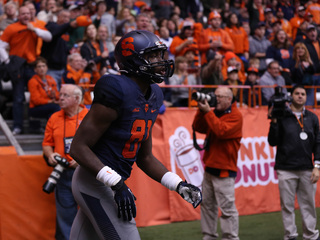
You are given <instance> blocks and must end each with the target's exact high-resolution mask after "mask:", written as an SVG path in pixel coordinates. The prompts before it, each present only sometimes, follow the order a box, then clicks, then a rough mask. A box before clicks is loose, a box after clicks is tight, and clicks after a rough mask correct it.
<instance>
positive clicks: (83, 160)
mask: <svg viewBox="0 0 320 240" xmlns="http://www.w3.org/2000/svg"><path fill="white" fill-rule="evenodd" d="M117 117H118V114H117V112H116V111H115V110H114V109H112V108H108V107H106V106H104V105H102V104H99V103H96V104H93V105H92V107H91V109H90V111H89V112H88V113H87V115H86V116H85V118H84V119H83V121H82V122H81V124H80V126H79V128H78V130H77V132H76V134H75V136H74V138H73V141H72V144H71V149H70V155H71V156H72V158H73V159H74V160H76V161H77V163H78V164H79V165H80V166H83V167H84V168H86V169H88V170H89V171H90V172H92V173H93V174H94V175H95V176H96V175H97V174H98V172H99V171H100V170H101V169H102V168H103V167H104V165H103V163H102V162H101V161H100V160H99V158H98V157H97V156H96V155H95V154H94V152H93V151H92V150H91V148H92V147H93V146H94V145H95V143H96V142H97V141H98V140H99V138H100V137H101V136H102V134H103V133H104V132H105V131H106V130H107V129H108V128H109V127H110V124H111V123H112V122H113V121H114V120H116V119H117Z"/></svg>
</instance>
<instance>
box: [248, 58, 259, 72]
mask: <svg viewBox="0 0 320 240" xmlns="http://www.w3.org/2000/svg"><path fill="white" fill-rule="evenodd" d="M251 67H252V68H257V69H258V70H259V67H260V60H259V58H256V57H253V58H250V60H249V68H251Z"/></svg>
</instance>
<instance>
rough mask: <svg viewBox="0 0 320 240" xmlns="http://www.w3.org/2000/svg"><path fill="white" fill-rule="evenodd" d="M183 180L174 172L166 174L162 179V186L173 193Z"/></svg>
mask: <svg viewBox="0 0 320 240" xmlns="http://www.w3.org/2000/svg"><path fill="white" fill-rule="evenodd" d="M181 181H182V179H181V178H180V177H179V176H178V175H177V174H175V173H173V172H166V173H165V174H164V175H163V176H162V178H161V184H162V185H163V186H165V187H166V188H168V189H170V190H171V191H176V189H177V186H178V184H179V183H180V182H181Z"/></svg>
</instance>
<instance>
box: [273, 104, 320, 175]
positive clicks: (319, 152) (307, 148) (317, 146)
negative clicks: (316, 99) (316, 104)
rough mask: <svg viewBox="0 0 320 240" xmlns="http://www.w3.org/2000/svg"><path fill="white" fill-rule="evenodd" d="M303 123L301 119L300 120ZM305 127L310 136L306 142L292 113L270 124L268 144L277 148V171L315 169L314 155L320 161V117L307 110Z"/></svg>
mask: <svg viewBox="0 0 320 240" xmlns="http://www.w3.org/2000/svg"><path fill="white" fill-rule="evenodd" d="M300 122H301V119H300ZM303 127H304V131H305V132H306V133H307V134H308V138H307V139H306V140H301V139H300V133H301V127H300V125H299V122H298V120H297V118H296V116H295V115H294V114H293V113H292V112H290V113H288V116H287V117H284V118H283V119H278V121H277V123H272V122H271V124H270V129H269V134H268V142H269V144H270V145H271V146H277V154H276V164H275V169H280V170H307V169H312V168H313V163H312V154H314V159H315V160H320V135H319V120H318V117H317V116H316V115H315V114H314V113H312V112H310V111H308V110H305V111H304V113H303Z"/></svg>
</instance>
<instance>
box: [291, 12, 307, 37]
mask: <svg viewBox="0 0 320 240" xmlns="http://www.w3.org/2000/svg"><path fill="white" fill-rule="evenodd" d="M303 21H304V18H300V17H299V16H295V17H293V18H291V19H290V24H291V28H292V40H295V39H296V35H297V32H298V28H299V27H300V24H301V23H302V22H303Z"/></svg>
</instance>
